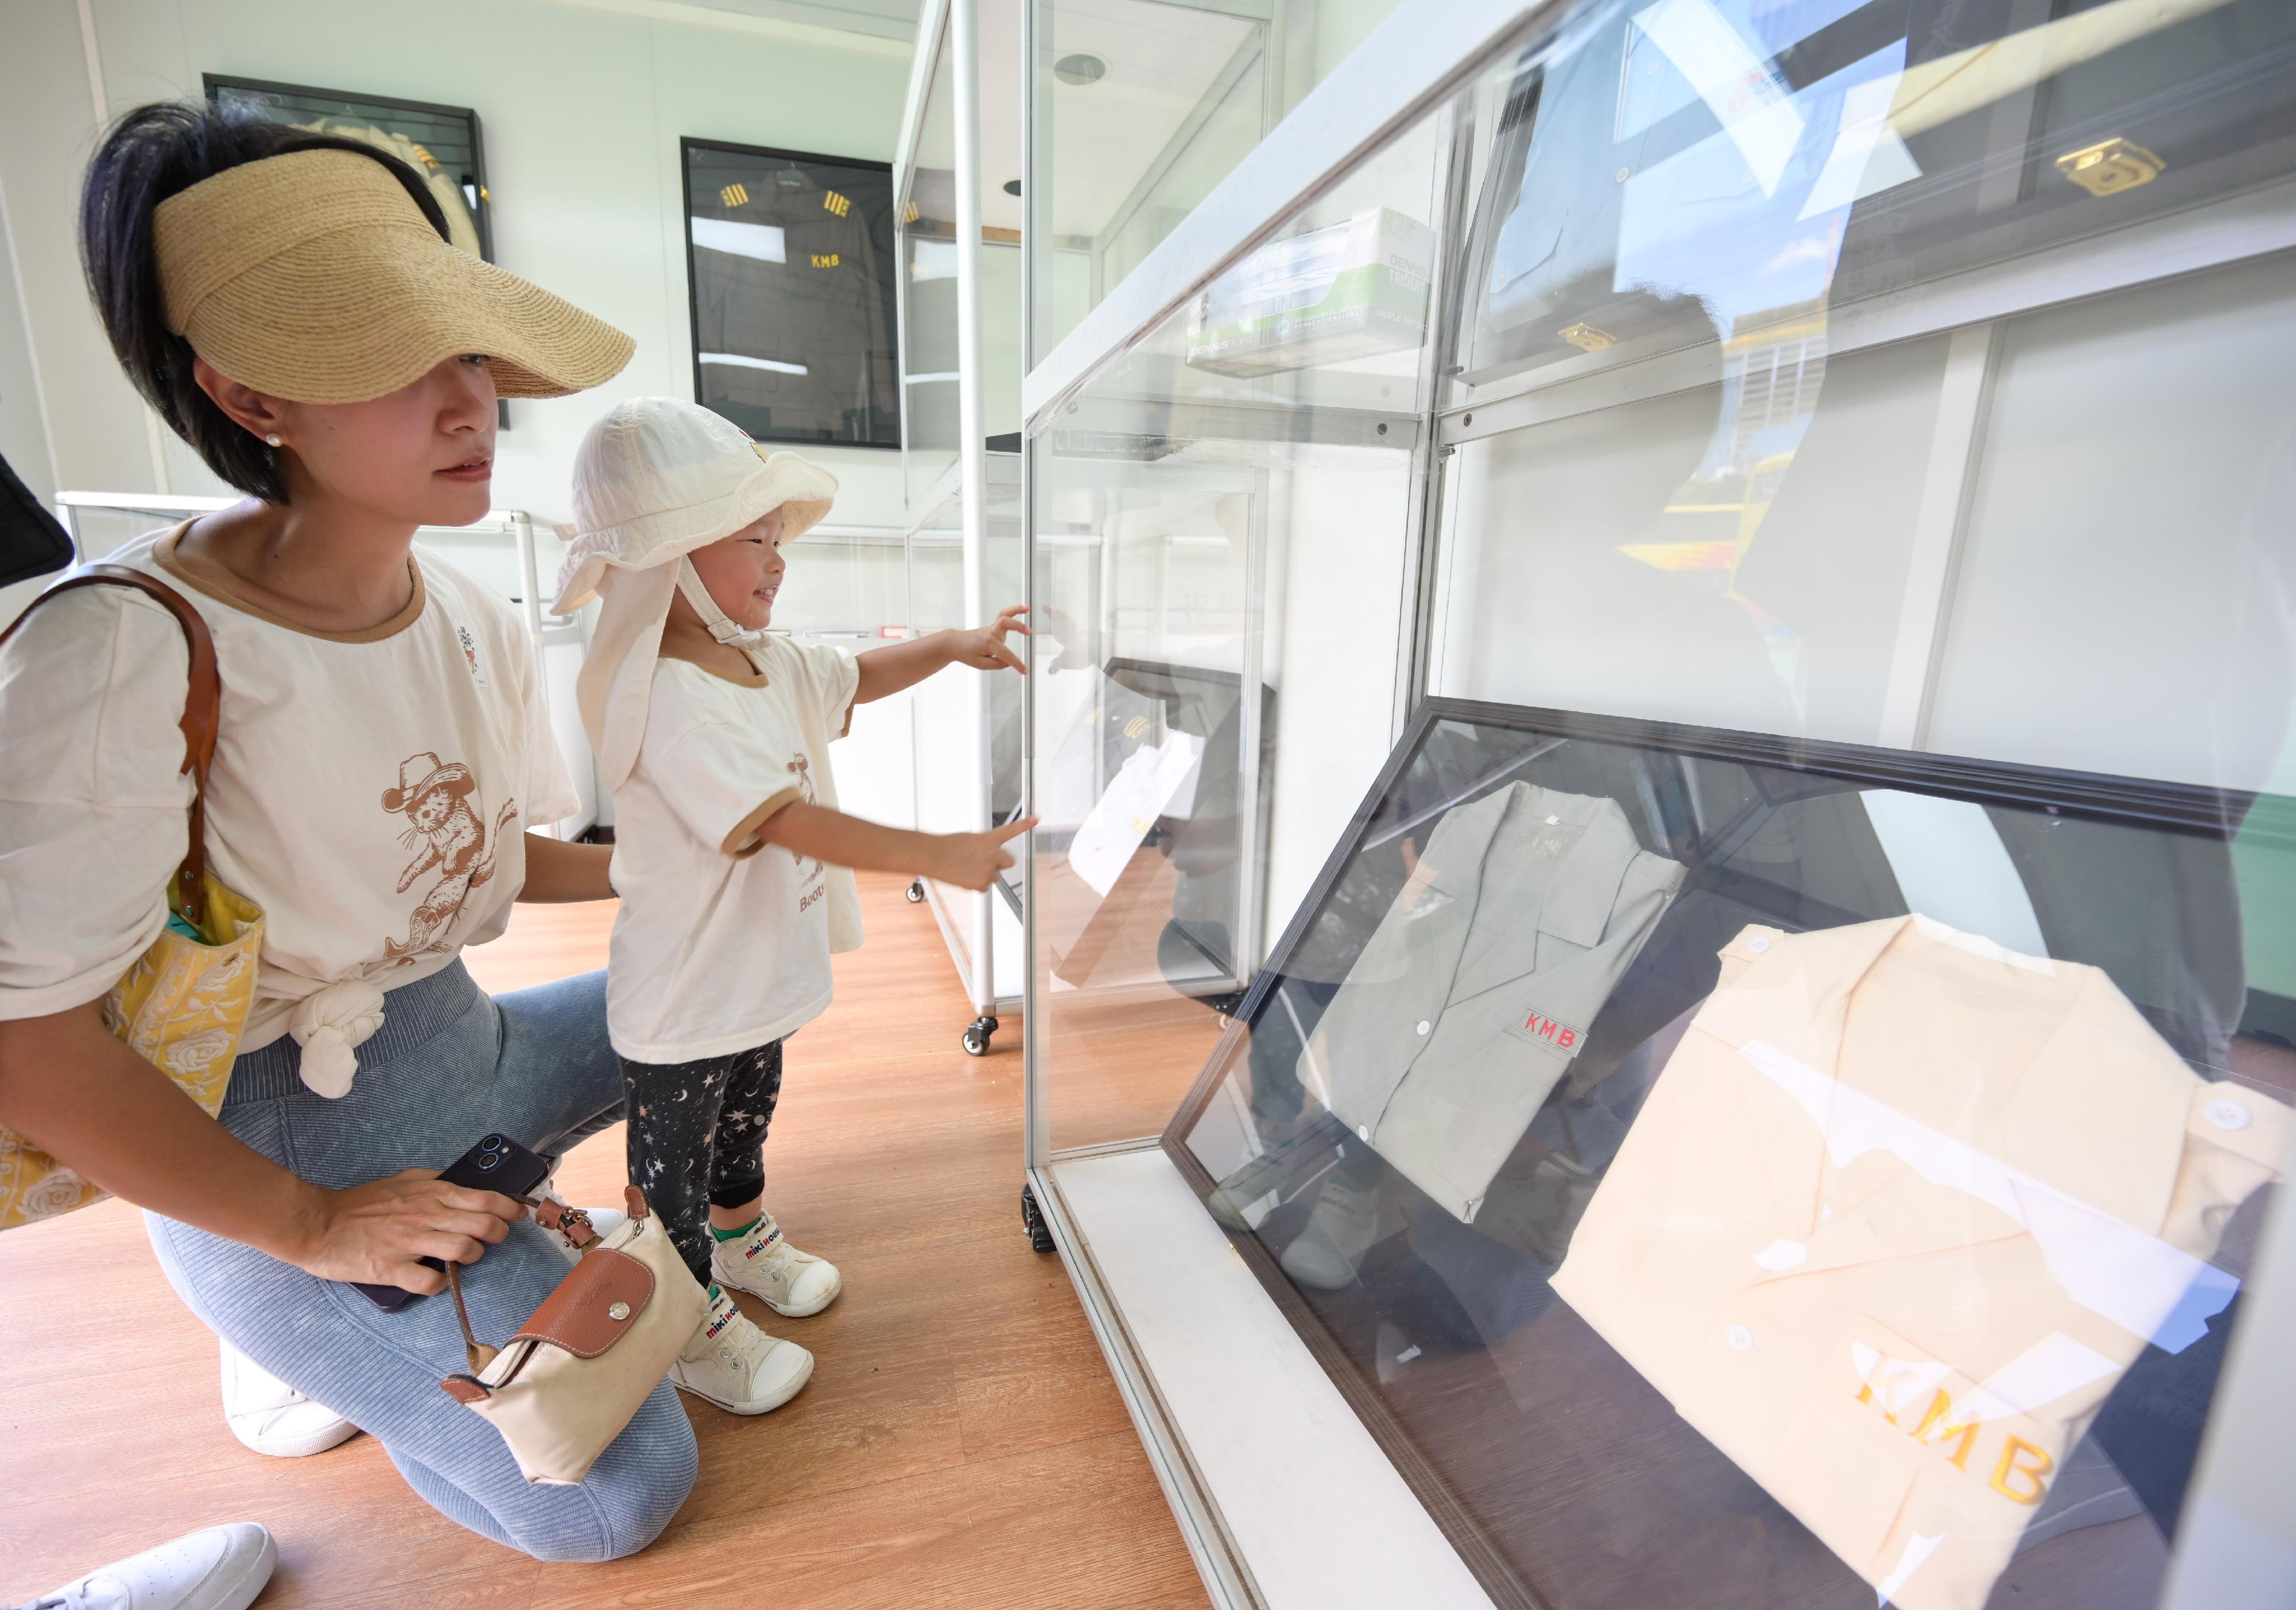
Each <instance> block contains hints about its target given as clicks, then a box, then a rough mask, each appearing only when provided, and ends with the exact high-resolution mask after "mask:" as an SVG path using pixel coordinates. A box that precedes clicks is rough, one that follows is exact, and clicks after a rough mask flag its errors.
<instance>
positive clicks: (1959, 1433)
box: [1914, 1387, 1981, 1470]
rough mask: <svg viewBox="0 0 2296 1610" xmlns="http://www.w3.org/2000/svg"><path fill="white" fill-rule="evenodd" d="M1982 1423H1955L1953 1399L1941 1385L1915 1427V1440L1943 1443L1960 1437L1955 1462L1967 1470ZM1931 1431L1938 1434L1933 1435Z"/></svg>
mask: <svg viewBox="0 0 2296 1610" xmlns="http://www.w3.org/2000/svg"><path fill="white" fill-rule="evenodd" d="M1980 1424H1981V1422H1980V1421H1977V1420H1971V1421H1969V1422H1967V1423H1966V1424H1964V1425H1956V1424H1955V1423H1954V1418H1953V1400H1952V1398H1950V1397H1948V1395H1947V1394H1946V1392H1945V1390H1944V1389H1943V1388H1942V1387H1940V1388H1939V1390H1938V1394H1937V1396H1936V1397H1934V1398H1931V1400H1930V1406H1929V1410H1928V1412H1927V1413H1925V1414H1923V1416H1922V1423H1921V1424H1920V1425H1918V1426H1916V1427H1915V1429H1914V1441H1915V1442H1940V1443H1942V1442H1948V1441H1950V1440H1951V1439H1953V1438H1955V1437H1959V1438H1960V1439H1961V1446H1960V1447H1958V1448H1956V1449H1955V1450H1954V1451H1953V1464H1954V1466H1956V1468H1958V1469H1962V1470H1966V1469H1968V1468H1969V1450H1971V1449H1972V1448H1974V1447H1975V1446H1977V1428H1978V1426H1979V1425H1980ZM1931 1432H1935V1433H1937V1434H1936V1435H1935V1436H1931V1434H1930V1433H1931Z"/></svg>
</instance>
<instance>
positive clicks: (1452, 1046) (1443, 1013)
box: [1300, 783, 1683, 1223]
mask: <svg viewBox="0 0 2296 1610" xmlns="http://www.w3.org/2000/svg"><path fill="white" fill-rule="evenodd" d="M1682 879H1683V869H1682V867H1680V866H1679V865H1678V864H1677V863H1676V862H1674V861H1670V860H1669V859H1667V858H1665V857H1664V856H1659V855H1652V854H1651V853H1650V852H1649V851H1647V850H1644V849H1643V848H1642V847H1641V845H1640V844H1639V843H1638V842H1636V838H1635V834H1634V829H1633V828H1632V827H1631V826H1628V822H1627V817H1626V813H1625V812H1624V811H1622V810H1620V809H1619V807H1618V805H1617V803H1616V802H1615V801H1611V800H1605V799H1593V798H1589V797H1587V796H1586V795H1583V794H1570V793H1555V792H1554V791H1553V790H1551V789H1545V788H1538V787H1534V786H1532V785H1531V784H1528V783H1516V784H1512V785H1511V786H1509V787H1506V788H1503V789H1500V790H1498V791H1497V793H1491V794H1488V795H1487V796H1485V797H1484V798H1482V799H1480V800H1477V801H1473V802H1472V804H1467V805H1462V806H1460V807H1458V808H1457V809H1455V810H1453V811H1452V812H1451V813H1450V814H1449V815H1448V816H1447V817H1444V818H1443V820H1442V821H1441V822H1440V823H1439V825H1438V826H1436V828H1435V831H1434V833H1433V834H1431V836H1430V837H1429V839H1428V842H1427V849H1426V851H1425V852H1424V853H1423V855H1422V856H1421V857H1420V859H1419V865H1418V867H1416V869H1415V870H1414V872H1413V873H1412V875H1411V878H1410V880H1409V881H1408V882H1407V883H1405V884H1404V886H1403V891H1402V892H1401V893H1400V894H1398V895H1397V896H1396V899H1395V903H1394V905H1392V906H1391V907H1390V908H1388V913H1387V915H1386V916H1384V917H1383V918H1382V919H1381V921H1380V924H1379V927H1378V928H1377V929H1376V930H1375V931H1374V932H1373V934H1372V937H1371V940H1370V942H1369V943H1367V944H1366V945H1365V947H1364V949H1363V954H1362V955H1361V956H1359V957H1357V958H1356V963H1355V965H1354V966H1353V967H1351V968H1350V969H1349V972H1348V976H1347V979H1346V981H1345V982H1343V983H1342V984H1341V986H1340V992H1339V994H1338V995H1337V996H1335V997H1334V998H1333V1001H1332V1005H1331V1007H1330V1009H1329V1010H1328V1011H1326V1012H1325V1013H1324V1018H1323V1021H1322V1022H1321V1023H1319V1024H1318V1025H1317V1026H1316V1032H1315V1033H1314V1035H1313V1036H1311V1037H1310V1039H1309V1040H1308V1045H1307V1047H1306V1048H1305V1049H1304V1050H1303V1051H1302V1052H1301V1053H1300V1080H1301V1081H1302V1082H1303V1083H1305V1084H1306V1085H1307V1087H1308V1088H1309V1089H1311V1090H1328V1091H1329V1092H1330V1096H1329V1103H1330V1106H1331V1109H1332V1113H1333V1115H1334V1116H1335V1117H1337V1118H1338V1119H1339V1120H1340V1121H1341V1122H1343V1123H1345V1124H1346V1125H1347V1126H1348V1128H1349V1129H1352V1130H1353V1131H1355V1133H1356V1134H1357V1136H1358V1137H1359V1138H1362V1139H1363V1140H1365V1142H1366V1143H1368V1144H1369V1145H1370V1146H1372V1148H1373V1149H1374V1151H1376V1152H1378V1153H1379V1154H1380V1155H1381V1156H1382V1157H1383V1158H1385V1159H1386V1160H1387V1162H1389V1163H1390V1164H1391V1165H1393V1166H1394V1167H1395V1168H1397V1169H1398V1170H1400V1171H1402V1173H1403V1175H1404V1176H1405V1178H1406V1179H1409V1180H1410V1181H1411V1182H1412V1183H1413V1184H1414V1185H1416V1186H1417V1187H1419V1188H1420V1189H1422V1190H1423V1191H1425V1192H1426V1193H1427V1194H1428V1195H1431V1196H1432V1197H1433V1198H1434V1199H1435V1200H1436V1201H1437V1202H1439V1203H1442V1204H1443V1206H1444V1207H1445V1208H1447V1209H1448V1210H1449V1211H1450V1212H1451V1213H1452V1214H1454V1215H1455V1216H1456V1217H1457V1218H1458V1219H1459V1220H1462V1221H1464V1222H1467V1223H1472V1222H1473V1220H1474V1217H1475V1210H1476V1209H1477V1208H1479V1207H1480V1206H1481V1205H1482V1200H1483V1194H1484V1192H1485V1191H1486V1190H1488V1188H1489V1186H1490V1182H1491V1176H1492V1175H1493V1174H1495V1173H1497V1171H1498V1168H1499V1165H1500V1164H1501V1163H1502V1162H1505V1160H1506V1157H1507V1154H1509V1153H1510V1152H1512V1151H1513V1149H1514V1146H1515V1144H1516V1143H1517V1142H1518V1141H1520V1140H1521V1138H1522V1135H1523V1131H1524V1130H1525V1129H1528V1128H1529V1125H1530V1121H1531V1118H1532V1116H1533V1115H1534V1114H1536V1113H1538V1109H1539V1107H1540V1105H1542V1104H1543V1103H1544V1102H1545V1101H1546V1097H1547V1093H1548V1092H1549V1091H1551V1090H1552V1089H1554V1085H1555V1082H1556V1081H1557V1080H1560V1079H1561V1078H1562V1076H1563V1075H1564V1073H1565V1072H1568V1071H1569V1068H1570V1061H1571V1059H1572V1058H1573V1057H1575V1056H1578V1054H1579V1050H1580V1048H1581V1047H1584V1045H1585V1044H1586V1040H1587V1029H1588V1027H1589V1026H1590V1025H1591V1024H1592V1023H1593V1022H1594V1019H1595V1014H1596V1013H1597V1012H1599V1011H1601V1010H1602V1007H1603V1002H1604V1001H1605V1000H1606V999H1608V998H1609V997H1610V993H1611V986H1612V985H1614V984H1616V983H1617V982H1618V981H1619V977H1620V974H1621V973H1624V972H1625V971H1626V970H1627V968H1628V965H1629V964H1631V963H1632V962H1633V960H1634V958H1635V956H1636V953H1637V952H1638V951H1640V950H1641V949H1642V947H1643V941H1644V940H1646V939H1648V938H1649V937H1650V933H1651V931H1652V929H1653V928H1654V927H1656V926H1657V924H1658V919H1659V917H1660V916H1661V913H1663V912H1664V911H1665V910H1666V908H1667V906H1668V904H1669V902H1670V901H1671V900H1672V899H1674V896H1675V892H1676V891H1677V890H1678V889H1679V888H1681V886H1682Z"/></svg>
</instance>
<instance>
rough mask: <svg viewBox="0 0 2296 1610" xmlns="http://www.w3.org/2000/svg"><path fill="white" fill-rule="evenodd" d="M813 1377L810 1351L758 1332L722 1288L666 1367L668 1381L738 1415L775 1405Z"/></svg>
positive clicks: (781, 1403) (759, 1411)
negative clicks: (677, 1353) (689, 1336)
mask: <svg viewBox="0 0 2296 1610" xmlns="http://www.w3.org/2000/svg"><path fill="white" fill-rule="evenodd" d="M812 1376H813V1355H812V1354H811V1353H809V1352H808V1351H805V1349H803V1348H802V1347H799V1345H798V1344H797V1343H794V1342H785V1341H783V1339H782V1338H781V1337H779V1336H769V1335H767V1334H766V1333H765V1332H764V1331H761V1330H759V1329H758V1327H756V1326H755V1325H753V1324H752V1323H750V1318H749V1317H748V1316H747V1315H745V1314H744V1313H742V1310H740V1309H738V1308H735V1307H734V1299H733V1297H732V1296H731V1295H730V1294H728V1293H726V1292H724V1291H720V1292H719V1293H718V1294H717V1296H716V1297H714V1298H712V1299H711V1300H710V1303H709V1312H708V1313H706V1314H704V1315H703V1316H702V1317H701V1326H700V1327H699V1328H698V1329H696V1330H695V1331H694V1333H693V1340H692V1341H691V1342H688V1343H686V1344H685V1352H683V1353H681V1354H680V1355H679V1356H678V1360H677V1362H676V1363H675V1364H673V1365H671V1366H670V1367H669V1378H670V1380H671V1382H672V1383H673V1384H676V1385H678V1386H682V1387H684V1388H685V1390H686V1391H687V1392H692V1393H693V1395H694V1396H695V1397H697V1398H707V1399H708V1400H709V1401H710V1402H712V1403H715V1404H716V1405H717V1407H718V1408H720V1409H726V1410H729V1411H731V1412H732V1413H734V1414H737V1415H761V1414H763V1413H765V1412H766V1411H767V1409H779V1408H780V1407H781V1406H782V1405H783V1404H784V1403H786V1402H788V1401H790V1400H791V1398H794V1397H795V1396H797V1393H798V1388H799V1387H801V1386H803V1385H804V1384H806V1382H807V1381H808V1380H809V1379H811V1378H812Z"/></svg>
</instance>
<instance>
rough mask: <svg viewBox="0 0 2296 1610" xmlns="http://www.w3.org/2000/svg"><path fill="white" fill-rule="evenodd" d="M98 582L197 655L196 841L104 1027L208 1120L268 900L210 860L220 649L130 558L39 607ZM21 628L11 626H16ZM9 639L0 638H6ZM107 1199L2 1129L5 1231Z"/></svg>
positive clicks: (108, 1005)
mask: <svg viewBox="0 0 2296 1610" xmlns="http://www.w3.org/2000/svg"><path fill="white" fill-rule="evenodd" d="M98 582H102V583H109V584H111V585H114V586H121V587H134V588H135V590H137V591H138V592H142V593H145V594H147V595H149V596H152V598H155V599H157V600H158V601H159V602H160V604H163V605H165V606H166V607H167V608H168V612H170V613H172V614H173V615H174V616H175V617H176V620H177V622H178V623H180V624H181V625H182V626H183V628H184V637H186V638H187V639H188V640H189V642H190V644H191V651H192V658H191V684H190V688H189V691H188V694H187V695H186V697H185V700H184V721H183V727H184V770H185V771H188V772H191V773H192V774H193V777H194V779H195V787H194V789H193V795H192V807H191V842H190V849H189V850H188V852H187V853H186V854H185V856H184V864H183V867H182V868H181V869H180V870H179V871H178V872H177V873H176V878H175V881H174V882H173V883H172V884H171V885H170V887H169V894H170V897H171V898H170V899H169V902H168V925H167V926H166V927H165V928H163V929H162V930H160V937H159V938H157V939H155V940H153V941H152V944H151V947H150V948H149V949H146V950H145V951H144V952H143V955H142V956H140V957H136V959H135V965H133V966H131V967H129V968H128V969H127V973H125V974H123V975H122V976H121V978H120V980H119V982H118V983H116V984H114V985H113V986H112V987H111V993H110V994H109V995H107V996H105V997H104V999H103V1023H104V1027H106V1028H108V1029H110V1030H111V1031H112V1033H114V1034H115V1035H117V1036H119V1039H121V1040H122V1041H123V1042H125V1043H126V1045H127V1047H128V1048H129V1049H130V1050H132V1051H134V1052H135V1054H136V1055H137V1056H141V1057H142V1058H143V1060H144V1061H146V1062H148V1063H150V1064H152V1065H153V1066H154V1067H156V1068H158V1069H159V1070H160V1072H162V1073H165V1074H166V1075H167V1076H168V1078H169V1079H171V1080H174V1081H175V1082H176V1084H177V1085H178V1086H180V1087H181V1088H182V1089H183V1091H184V1094H185V1095H187V1096H189V1097H191V1098H192V1099H193V1101H196V1102H198V1103H199V1104H200V1106H201V1110H202V1111H204V1112H206V1113H208V1114H209V1116H213V1115H214V1114H215V1113H216V1112H217V1110H218V1109H219V1108H221V1107H222V1105H223V1093H224V1087H225V1085H227V1084H228V1083H230V1081H231V1067H232V1063H233V1060H234V1058H235V1057H237V1056H238V1055H239V1039H240V1036H241V1034H242V1032H244V1031H245V1030H246V1028H247V1014H248V1010H249V1008H250V1006H252V1005H253V1004H254V1000H255V973H256V963H257V960H258V957H260V955H261V952H262V949H263V910H262V908H261V907H259V906H258V905H256V903H255V902H254V901H252V900H250V899H248V898H247V897H246V896H245V895H242V894H241V893H240V892H238V891H236V890H234V889H232V888H231V887H229V886H228V885H226V884H225V883H224V882H223V881H222V880H221V879H219V878H217V876H216V875H214V874H213V873H211V872H209V870H208V867H207V846H206V826H207V782H208V768H209V763H210V762H211V761H212V760H213V759H214V756H215V735H216V724H217V717H218V715H219V713H220V711H221V706H222V691H223V690H222V681H221V678H220V677H219V676H218V675H217V669H216V659H215V645H214V642H213V640H212V639H211V638H209V636H208V628H207V623H206V622H205V621H204V620H201V619H200V617H199V612H197V611H196V610H194V609H193V607H192V606H191V604H188V603H187V602H185V601H184V597H183V596H182V595H181V594H179V593H177V592H176V590H175V589H174V588H173V587H169V586H168V585H167V584H166V583H165V582H163V581H160V580H159V579H156V578H154V577H151V576H147V575H145V574H143V572H142V571H133V570H129V569H127V567H126V566H124V565H113V564H91V565H83V566H81V567H80V568H79V569H78V570H76V571H72V572H70V574H69V575H67V576H65V577H63V578H62V579H60V580H58V581H57V582H56V583H55V584H54V585H53V586H52V587H49V588H48V589H47V590H46V591H45V592H43V593H42V594H41V595H40V597H39V599H37V600H35V601H34V606H35V607H37V604H39V603H41V602H45V600H46V599H48V598H50V597H53V596H54V595H55V594H57V593H59V592H61V591H63V590H65V589H66V588H68V587H86V586H89V585H92V584H94V583H98ZM30 613H31V611H30V610H27V611H25V614H26V615H29V614H30ZM18 620H19V623H21V620H22V617H21V616H20V617H19V618H18ZM14 630H15V626H14V625H11V626H10V628H9V631H10V632H12V631H14ZM5 637H6V634H0V641H5ZM103 1195H104V1193H103V1192H102V1190H100V1189H99V1188H97V1187H96V1186H94V1184H93V1183H91V1182H90V1181H89V1180H87V1179H85V1178H83V1177H82V1176H81V1175H79V1174H78V1173H77V1172H75V1171H73V1170H71V1169H70V1168H68V1167H66V1166H65V1165H64V1164H62V1163H61V1162H57V1161H56V1160H55V1159H54V1158H53V1157H51V1156H49V1155H48V1154H46V1153H45V1152H43V1151H41V1150H40V1149H39V1148H38V1147H37V1146H33V1145H32V1144H31V1142H29V1140H27V1139H25V1138H24V1137H22V1136H21V1135H19V1134H17V1133H16V1132H15V1131H14V1130H12V1129H6V1128H4V1127H0V1230H6V1229H13V1228H15V1227H16V1226H18V1225H20V1224H29V1223H30V1222H31V1221H32V1220H35V1219H53V1218H54V1217H56V1215H58V1214H59V1213H68V1212H71V1211H72V1209H74V1208H77V1207H86V1205H87V1204H88V1203H91V1202H100V1201H102V1199H103Z"/></svg>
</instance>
